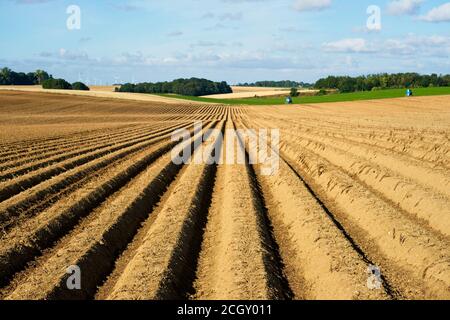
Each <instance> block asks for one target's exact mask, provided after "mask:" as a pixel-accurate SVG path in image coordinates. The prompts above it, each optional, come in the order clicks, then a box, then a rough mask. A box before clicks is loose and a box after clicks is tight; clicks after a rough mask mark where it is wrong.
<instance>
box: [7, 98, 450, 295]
mask: <svg viewBox="0 0 450 320" xmlns="http://www.w3.org/2000/svg"><path fill="white" fill-rule="evenodd" d="M0 116H1V117H0V130H1V133H0V139H1V140H0V231H1V233H0V299H111V300H114V299H450V170H449V168H450V152H449V150H450V141H449V138H450V98H449V97H448V96H438V97H426V98H410V99H391V100H376V101H360V102H351V103H333V104H317V105H302V106H282V107H275V106H274V107H256V106H252V107H250V106H245V107H244V106H242V107H240V106H220V105H211V106H210V105H205V104H202V105H192V104H164V103H156V102H155V103H149V102H144V101H125V100H123V101H122V100H119V99H107V98H93V97H77V96H65V95H53V94H43V93H25V92H21V93H19V92H0ZM195 121H202V122H203V129H202V130H203V132H198V131H196V130H194V122H195ZM183 128H184V129H187V130H188V131H189V132H190V133H191V139H190V140H189V141H184V142H180V141H172V140H171V134H172V133H173V132H174V131H175V130H176V129H183ZM212 128H216V129H218V131H215V133H212V134H210V135H209V136H208V139H207V141H203V139H202V134H203V133H204V132H206V131H207V130H208V129H212ZM262 128H273V129H279V130H280V134H281V135H280V144H279V156H280V157H279V168H278V170H277V171H276V172H274V174H272V175H263V174H262V170H260V169H261V165H258V164H251V162H250V161H249V158H250V156H251V154H252V152H253V151H254V150H253V149H250V148H249V146H248V145H247V144H246V143H245V141H244V139H242V137H241V139H238V144H240V145H241V146H242V147H243V148H245V151H246V153H245V155H246V157H245V160H246V161H245V164H238V163H236V164H215V163H212V164H211V162H204V163H203V164H196V163H195V162H194V161H191V162H190V163H188V164H176V163H174V162H173V161H172V153H173V150H177V152H180V151H181V150H182V149H183V148H185V147H191V148H192V149H193V150H194V152H193V154H192V159H194V158H195V157H196V155H197V154H198V153H200V152H202V154H204V155H206V157H207V158H208V159H212V157H213V156H217V153H218V152H219V153H220V154H221V155H222V156H223V155H224V154H225V152H226V151H225V148H224V146H225V142H226V140H227V136H226V135H225V140H222V139H221V138H220V135H218V134H217V132H222V133H223V132H226V131H227V130H232V129H255V130H259V129H262ZM270 138H271V136H269V138H268V139H270ZM269 142H270V141H268V140H266V141H265V143H266V144H269ZM269 145H271V144H269ZM261 147H262V146H261V145H259V146H258V148H261ZM70 266H78V267H79V269H80V270H81V289H75V290H70V289H69V288H68V286H67V280H68V278H69V277H70V274H69V273H68V268H69V267H70ZM374 269H377V270H379V271H380V273H381V274H380V276H379V277H378V276H377V275H374V274H373V273H372V272H373V270H374ZM375 276H376V277H375ZM374 277H375V278H376V279H375V280H377V281H378V285H375V286H373V285H371V284H373V282H371V280H373V279H374ZM377 281H375V284H377Z"/></svg>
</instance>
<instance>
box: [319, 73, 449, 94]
mask: <svg viewBox="0 0 450 320" xmlns="http://www.w3.org/2000/svg"><path fill="white" fill-rule="evenodd" d="M446 86H450V75H437V74H431V75H421V74H418V73H395V74H388V73H381V74H372V75H367V76H358V77H349V76H339V77H336V76H328V77H326V78H322V79H319V80H317V82H316V84H315V85H314V87H315V88H316V89H337V90H339V92H355V91H371V90H379V89H395V88H421V87H422V88H423V87H446Z"/></svg>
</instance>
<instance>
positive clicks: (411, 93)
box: [406, 89, 413, 97]
mask: <svg viewBox="0 0 450 320" xmlns="http://www.w3.org/2000/svg"><path fill="white" fill-rule="evenodd" d="M412 95H413V92H412V90H411V89H408V90H406V96H407V97H412Z"/></svg>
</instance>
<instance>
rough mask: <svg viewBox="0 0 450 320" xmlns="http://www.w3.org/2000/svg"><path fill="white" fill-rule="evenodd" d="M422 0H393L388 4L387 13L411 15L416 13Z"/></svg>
mask: <svg viewBox="0 0 450 320" xmlns="http://www.w3.org/2000/svg"><path fill="white" fill-rule="evenodd" d="M422 3H423V0H394V1H391V2H390V3H389V4H388V8H387V9H388V13H389V14H391V15H395V16H399V15H404V14H407V15H413V14H415V13H417V11H418V10H419V8H420V6H421V5H422Z"/></svg>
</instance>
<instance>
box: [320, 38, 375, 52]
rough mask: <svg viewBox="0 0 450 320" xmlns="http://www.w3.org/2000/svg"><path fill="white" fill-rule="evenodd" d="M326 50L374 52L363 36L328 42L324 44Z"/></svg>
mask: <svg viewBox="0 0 450 320" xmlns="http://www.w3.org/2000/svg"><path fill="white" fill-rule="evenodd" d="M322 47H323V49H324V50H325V51H326V52H347V53H350V52H354V53H362V52H373V51H374V50H373V49H370V48H369V46H368V44H367V42H366V40H365V39H362V38H351V39H342V40H338V41H334V42H327V43H324V44H323V45H322Z"/></svg>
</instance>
